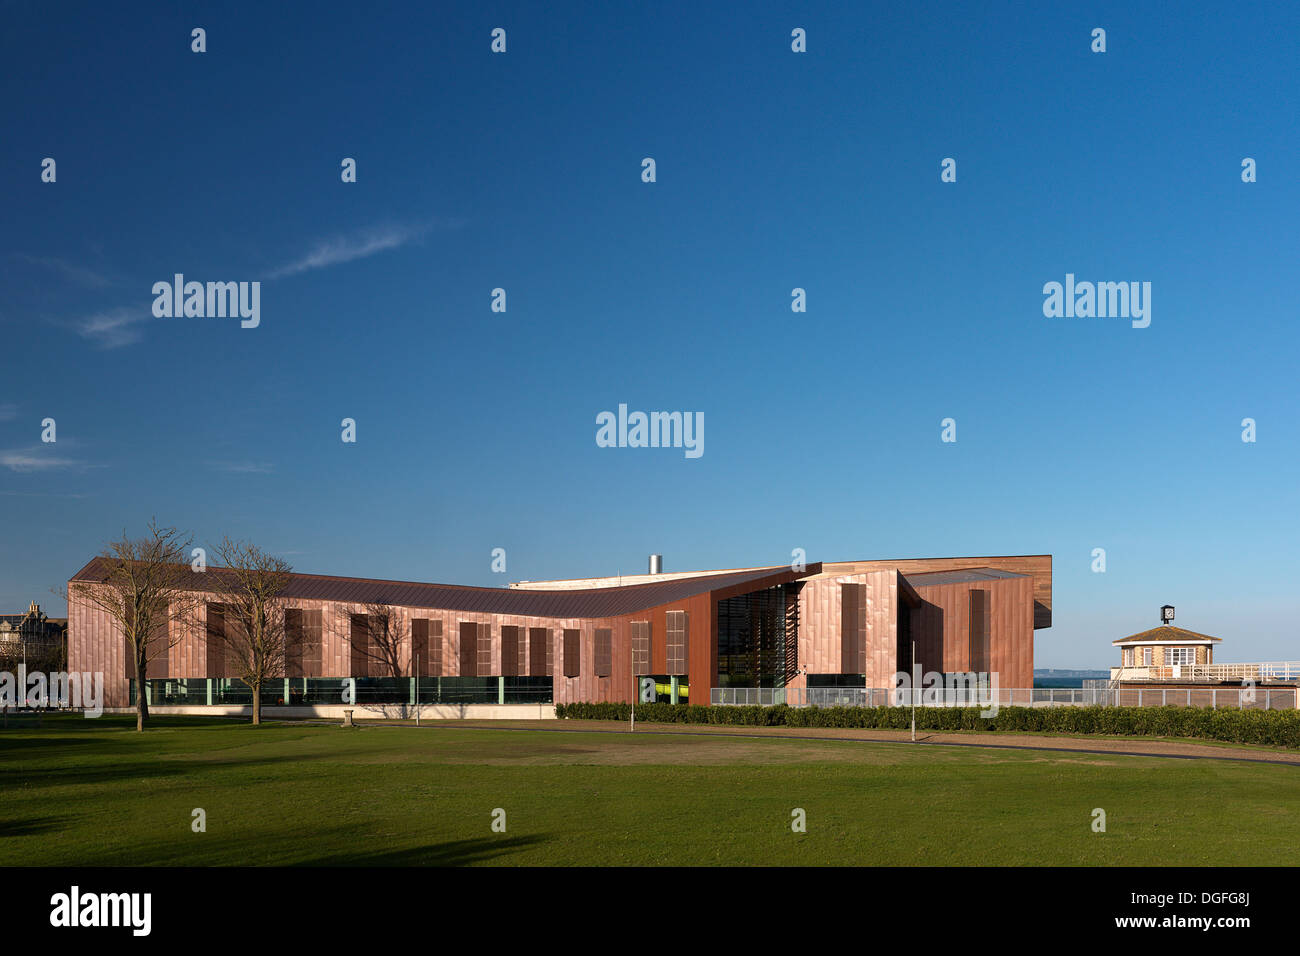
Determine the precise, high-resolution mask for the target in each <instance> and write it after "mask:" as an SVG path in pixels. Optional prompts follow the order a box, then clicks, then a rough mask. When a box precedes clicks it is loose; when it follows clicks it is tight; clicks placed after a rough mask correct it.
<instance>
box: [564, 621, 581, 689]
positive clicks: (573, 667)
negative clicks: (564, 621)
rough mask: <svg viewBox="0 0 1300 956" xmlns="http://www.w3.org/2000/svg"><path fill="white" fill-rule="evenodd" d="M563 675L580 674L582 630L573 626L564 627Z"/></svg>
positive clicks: (579, 675)
mask: <svg viewBox="0 0 1300 956" xmlns="http://www.w3.org/2000/svg"><path fill="white" fill-rule="evenodd" d="M562 673H563V674H564V676H565V677H581V676H582V632H581V631H580V630H578V629H577V628H574V627H566V628H565V629H564V669H563V671H562Z"/></svg>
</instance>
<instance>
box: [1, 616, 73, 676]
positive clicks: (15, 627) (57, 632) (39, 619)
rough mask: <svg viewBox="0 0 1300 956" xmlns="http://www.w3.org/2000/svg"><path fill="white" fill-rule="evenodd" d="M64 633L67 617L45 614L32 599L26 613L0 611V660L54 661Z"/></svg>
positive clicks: (62, 648) (64, 637)
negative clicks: (1, 612) (2, 612)
mask: <svg viewBox="0 0 1300 956" xmlns="http://www.w3.org/2000/svg"><path fill="white" fill-rule="evenodd" d="M67 635H68V619H67V618H66V617H63V618H59V617H47V616H46V615H45V612H43V611H42V610H41V606H40V605H39V604H37V603H36V602H35V601H33V602H32V603H31V606H30V607H28V608H27V613H26V614H0V660H6V661H10V660H22V659H23V658H24V657H26V659H27V660H29V661H42V662H49V661H53V660H57V659H59V658H61V657H62V655H63V651H64V649H65V641H66V640H67Z"/></svg>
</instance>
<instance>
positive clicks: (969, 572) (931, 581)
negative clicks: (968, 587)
mask: <svg viewBox="0 0 1300 956" xmlns="http://www.w3.org/2000/svg"><path fill="white" fill-rule="evenodd" d="M903 577H905V578H907V580H908V583H910V584H911V585H912V587H915V588H923V587H929V586H932V585H935V584H967V583H971V582H975V581H997V580H1000V579H1002V578H1027V577H1029V575H1027V574H1016V573H1015V572H1013V571H1000V570H998V569H997V568H961V569H959V570H956V571H926V572H923V573H921V574H906V573H904V575H903Z"/></svg>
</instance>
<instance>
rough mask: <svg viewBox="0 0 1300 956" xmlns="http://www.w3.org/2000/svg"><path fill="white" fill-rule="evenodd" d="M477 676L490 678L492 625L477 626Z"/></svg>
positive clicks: (491, 674)
mask: <svg viewBox="0 0 1300 956" xmlns="http://www.w3.org/2000/svg"><path fill="white" fill-rule="evenodd" d="M478 676H479V677H492V676H495V675H493V673H492V625H491V624H480V625H479V626H478Z"/></svg>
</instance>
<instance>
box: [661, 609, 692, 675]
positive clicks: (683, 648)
mask: <svg viewBox="0 0 1300 956" xmlns="http://www.w3.org/2000/svg"><path fill="white" fill-rule="evenodd" d="M667 637H668V668H667V670H668V674H669V675H670V676H672V677H681V676H682V675H683V674H685V673H686V667H687V662H688V661H689V659H690V650H691V647H690V637H691V635H690V620H689V619H688V617H687V614H686V612H685V611H669V612H668V633H667Z"/></svg>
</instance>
